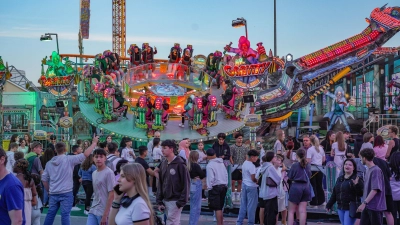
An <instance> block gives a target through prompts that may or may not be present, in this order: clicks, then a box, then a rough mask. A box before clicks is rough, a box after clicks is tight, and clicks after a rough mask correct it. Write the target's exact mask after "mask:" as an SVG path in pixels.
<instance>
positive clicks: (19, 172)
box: [14, 159, 38, 224]
mask: <svg viewBox="0 0 400 225" xmlns="http://www.w3.org/2000/svg"><path fill="white" fill-rule="evenodd" d="M28 166H29V163H28V161H26V159H20V160H18V161H17V162H15V165H14V173H15V174H16V177H17V178H18V179H19V181H21V184H22V186H23V187H24V214H25V223H26V224H32V206H36V205H37V204H38V198H37V192H36V187H35V182H33V179H32V177H31V174H30V172H29V171H28Z"/></svg>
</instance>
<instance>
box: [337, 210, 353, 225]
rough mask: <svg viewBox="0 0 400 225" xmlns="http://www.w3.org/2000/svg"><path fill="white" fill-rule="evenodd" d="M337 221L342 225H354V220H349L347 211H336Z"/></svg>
mask: <svg viewBox="0 0 400 225" xmlns="http://www.w3.org/2000/svg"><path fill="white" fill-rule="evenodd" d="M338 214H339V219H340V222H341V223H342V225H354V223H355V222H356V218H351V217H350V215H349V210H341V209H338Z"/></svg>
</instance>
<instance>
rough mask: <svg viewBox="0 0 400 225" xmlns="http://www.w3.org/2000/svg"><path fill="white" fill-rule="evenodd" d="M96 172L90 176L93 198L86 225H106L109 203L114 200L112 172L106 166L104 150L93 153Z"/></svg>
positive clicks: (113, 177) (113, 176)
mask: <svg viewBox="0 0 400 225" xmlns="http://www.w3.org/2000/svg"><path fill="white" fill-rule="evenodd" d="M93 158H94V163H95V164H96V168H97V170H95V171H94V172H93V174H92V179H93V181H92V182H93V190H94V197H93V202H92V206H91V207H90V210H89V214H88V219H87V222H86V225H100V224H101V225H102V224H107V221H108V214H109V213H110V209H111V203H112V201H113V199H114V182H115V175H114V172H113V171H112V170H111V169H110V168H108V167H107V166H106V159H107V153H106V151H105V150H104V149H96V150H94V151H93Z"/></svg>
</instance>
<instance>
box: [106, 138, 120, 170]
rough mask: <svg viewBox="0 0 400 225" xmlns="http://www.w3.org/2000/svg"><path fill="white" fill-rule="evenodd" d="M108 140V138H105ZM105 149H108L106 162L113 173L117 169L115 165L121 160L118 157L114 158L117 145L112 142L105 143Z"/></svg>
mask: <svg viewBox="0 0 400 225" xmlns="http://www.w3.org/2000/svg"><path fill="white" fill-rule="evenodd" d="M107 138H108V137H107ZM107 148H108V155H107V162H108V165H107V166H108V167H109V168H110V169H111V170H112V171H113V172H115V170H116V168H117V163H118V161H119V160H121V158H120V157H118V156H116V155H115V153H116V152H118V151H117V150H118V145H117V144H116V143H114V142H108V143H107Z"/></svg>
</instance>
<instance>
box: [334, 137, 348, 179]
mask: <svg viewBox="0 0 400 225" xmlns="http://www.w3.org/2000/svg"><path fill="white" fill-rule="evenodd" d="M347 148H348V146H347V144H346V140H345V139H344V135H343V132H341V131H339V132H337V133H336V142H335V143H333V144H332V151H331V156H332V157H334V158H333V161H334V162H335V164H336V178H338V177H339V174H340V171H341V169H342V168H343V162H344V160H345V159H346V150H347Z"/></svg>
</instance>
